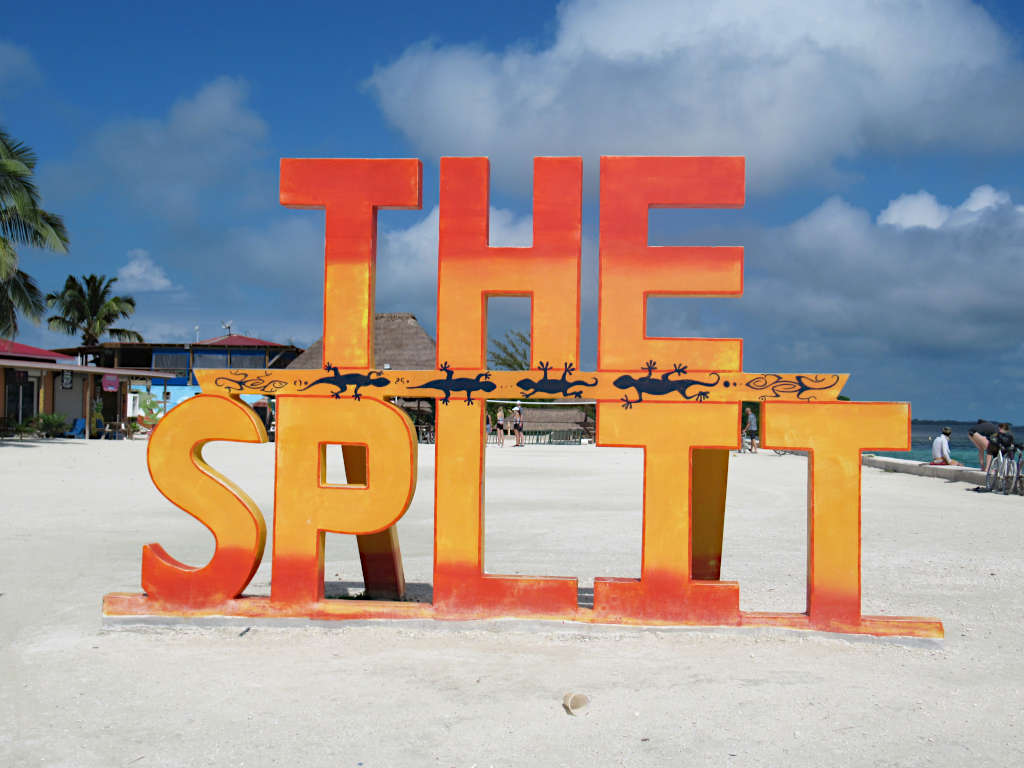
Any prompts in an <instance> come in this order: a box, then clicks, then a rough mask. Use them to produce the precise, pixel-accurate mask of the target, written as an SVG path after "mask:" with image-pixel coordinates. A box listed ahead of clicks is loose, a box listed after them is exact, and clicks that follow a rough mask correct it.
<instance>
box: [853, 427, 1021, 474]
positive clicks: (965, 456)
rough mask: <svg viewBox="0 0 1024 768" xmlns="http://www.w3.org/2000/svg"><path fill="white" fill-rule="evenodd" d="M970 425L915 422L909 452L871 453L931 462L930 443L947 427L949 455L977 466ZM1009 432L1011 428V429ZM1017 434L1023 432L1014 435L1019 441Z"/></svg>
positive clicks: (971, 465) (976, 452) (976, 453)
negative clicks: (969, 433) (969, 435)
mask: <svg viewBox="0 0 1024 768" xmlns="http://www.w3.org/2000/svg"><path fill="white" fill-rule="evenodd" d="M972 424H973V422H972V423H971V424H967V423H963V422H955V421H916V422H914V423H913V424H912V425H911V437H910V450H909V451H873V453H876V454H877V455H879V456H895V457H896V458H898V459H912V460H914V461H931V460H932V441H933V440H934V439H935V438H936V437H938V436H939V433H941V432H942V428H943V427H949V428H950V429H952V430H953V434H952V435H950V438H949V453H950V455H951V456H952V457H953V458H954V459H956V460H957V461H961V462H963V463H964V464H966V465H967V466H969V467H977V466H978V449H977V448H976V447H975V446H974V443H972V442H971V441H970V439H968V437H967V429H968V428H969V427H971V426H972ZM1011 431H1013V428H1012V427H1011ZM1017 432H1024V429H1022V428H1018V430H1017V431H1015V432H1014V435H1015V436H1017V437H1018V439H1020V438H1021V437H1024V435H1020V436H1018V435H1017Z"/></svg>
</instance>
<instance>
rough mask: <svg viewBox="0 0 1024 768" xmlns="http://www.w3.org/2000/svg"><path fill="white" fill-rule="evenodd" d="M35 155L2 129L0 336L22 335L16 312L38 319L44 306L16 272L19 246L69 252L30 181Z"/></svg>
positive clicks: (63, 235)
mask: <svg viewBox="0 0 1024 768" xmlns="http://www.w3.org/2000/svg"><path fill="white" fill-rule="evenodd" d="M35 167H36V155H35V153H34V152H33V151H32V150H31V149H29V148H28V147H27V146H25V145H24V144H23V143H21V142H20V141H17V140H15V139H14V138H12V137H11V136H10V135H9V134H8V133H7V132H5V131H4V130H3V129H2V128H0V336H8V337H13V336H14V334H16V333H17V331H18V322H17V313H18V312H19V311H20V312H21V313H22V314H24V315H26V316H28V317H30V318H32V319H33V320H38V319H39V318H40V317H42V314H43V308H44V307H43V303H42V300H41V297H40V295H39V289H38V288H37V287H36V285H35V282H34V281H33V280H32V278H31V277H29V276H28V275H27V274H25V273H24V272H22V271H20V270H19V269H18V252H17V250H16V249H15V246H17V245H27V246H31V247H33V248H46V249H48V250H51V251H56V252H57V253H67V250H68V234H67V231H66V230H65V229H64V222H63V221H62V220H61V218H60V216H57V215H55V214H52V213H49V212H48V211H44V210H43V209H42V208H40V207H39V203H40V199H39V191H38V190H37V189H36V186H35V184H34V183H33V181H32V174H33V173H34V172H35Z"/></svg>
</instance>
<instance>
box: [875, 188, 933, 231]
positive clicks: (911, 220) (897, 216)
mask: <svg viewBox="0 0 1024 768" xmlns="http://www.w3.org/2000/svg"><path fill="white" fill-rule="evenodd" d="M949 214H950V209H949V208H948V207H947V206H945V205H942V204H940V203H939V201H938V200H936V199H935V195H933V194H931V193H929V192H925V191H924V190H921V191H920V192H915V193H914V194H912V195H900V196H899V197H898V198H896V199H895V200H893V201H892V202H890V203H889V206H888V207H887V208H886V209H885V210H884V211H882V212H881V213H880V214H878V223H879V224H889V225H891V226H894V227H899V228H900V229H910V228H911V227H927V228H928V229H938V228H939V227H941V226H942V225H943V224H945V223H946V220H947V219H948V218H949Z"/></svg>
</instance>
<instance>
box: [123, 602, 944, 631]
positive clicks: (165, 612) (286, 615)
mask: <svg viewBox="0 0 1024 768" xmlns="http://www.w3.org/2000/svg"><path fill="white" fill-rule="evenodd" d="M739 616H740V618H739V622H738V624H736V625H732V626H740V627H778V628H783V629H795V630H827V631H829V632H840V633H845V634H853V635H876V636H905V637H928V638H941V637H942V636H943V631H942V622H941V621H935V620H933V619H922V618H914V617H908V616H862V617H861V619H860V621H859V622H856V623H854V622H849V623H845V622H844V623H839V622H835V621H833V622H831V623H830V624H829V625H828V626H816V625H814V624H813V623H812V621H811V619H810V617H809V616H808V615H807V614H804V613H768V612H753V611H751V612H743V611H741V612H740V614H739ZM103 618H104V621H107V620H109V619H114V618H125V619H130V618H144V619H153V620H157V619H161V618H165V619H171V620H179V619H180V620H183V621H189V620H200V621H201V620H205V619H208V618H244V619H309V620H316V621H351V620H367V619H429V618H434V619H439V620H446V619H447V620H456V621H459V620H465V619H470V618H472V617H460V616H451V615H444V614H441V613H435V611H434V607H433V606H432V605H430V604H427V603H411V602H390V601H383V600H381V601H375V600H322V601H320V602H317V603H314V604H312V605H302V606H296V605H294V604H290V603H289V604H285V605H278V604H275V603H274V602H273V601H272V600H270V599H269V598H266V597H242V598H239V599H237V600H229V601H228V602H226V603H224V604H223V605H219V606H216V607H213V608H206V609H180V608H170V607H162V606H157V605H153V604H152V603H151V601H150V600H148V599H147V597H146V596H145V595H134V594H127V593H113V594H109V595H106V596H105V597H104V598H103ZM517 618H520V619H521V618H523V617H517ZM525 618H527V619H528V620H536V621H547V622H563V623H565V622H571V623H578V624H607V625H630V626H647V627H673V626H716V627H717V626H719V625H717V624H713V625H708V624H685V623H682V622H673V621H657V620H650V619H648V620H644V621H637V620H634V619H629V618H622V619H619V620H616V619H614V618H609V616H608V615H606V614H603V615H598V614H595V613H594V611H593V610H592V609H589V608H583V607H580V608H578V609H577V610H576V612H575V613H573V614H571V615H568V616H566V615H560V614H555V615H541V614H538V615H535V616H529V617H525Z"/></svg>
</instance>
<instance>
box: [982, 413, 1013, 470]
mask: <svg viewBox="0 0 1024 768" xmlns="http://www.w3.org/2000/svg"><path fill="white" fill-rule="evenodd" d="M1016 442H1017V441H1016V440H1014V439H1013V432H1011V431H1010V425H1009V424H1000V425H999V430H998V431H997V432H996V433H995V434H994V435H992V437H990V438H989V441H988V451H987V453H988V461H989V462H991V461H992V459H993V458H994V457H996V456H998V455H999V451H1002V452H1003V453H1006V454H1009V453H1010V451H1012V450H1013V446H1014V445H1015V444H1016ZM985 468H986V469H988V464H986V465H985Z"/></svg>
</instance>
